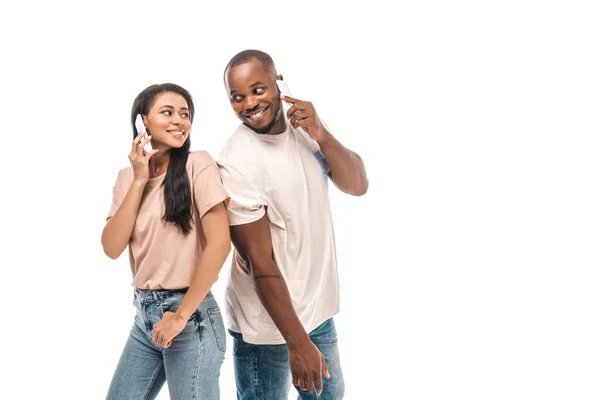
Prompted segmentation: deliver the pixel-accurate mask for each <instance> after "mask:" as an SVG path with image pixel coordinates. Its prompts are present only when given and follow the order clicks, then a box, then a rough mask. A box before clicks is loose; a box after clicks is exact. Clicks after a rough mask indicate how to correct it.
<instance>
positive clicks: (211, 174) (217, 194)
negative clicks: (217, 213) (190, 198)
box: [194, 160, 229, 218]
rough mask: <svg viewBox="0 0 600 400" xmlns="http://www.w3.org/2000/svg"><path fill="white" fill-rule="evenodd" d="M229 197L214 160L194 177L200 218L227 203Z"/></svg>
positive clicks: (195, 199) (195, 197)
mask: <svg viewBox="0 0 600 400" xmlns="http://www.w3.org/2000/svg"><path fill="white" fill-rule="evenodd" d="M228 199H229V195H228V194H227V190H225V186H224V185H223V182H221V175H220V174H219V167H217V163H216V162H215V161H214V160H212V162H210V163H209V164H208V165H207V166H206V167H204V168H203V169H202V171H200V172H199V173H198V175H197V176H195V177H194V201H195V203H196V208H197V209H198V214H199V215H200V218H202V217H203V216H204V214H206V213H207V212H208V211H209V210H210V209H211V208H213V207H214V206H215V205H217V204H219V203H221V202H225V203H227V201H228Z"/></svg>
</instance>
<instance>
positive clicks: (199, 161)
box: [108, 151, 228, 290]
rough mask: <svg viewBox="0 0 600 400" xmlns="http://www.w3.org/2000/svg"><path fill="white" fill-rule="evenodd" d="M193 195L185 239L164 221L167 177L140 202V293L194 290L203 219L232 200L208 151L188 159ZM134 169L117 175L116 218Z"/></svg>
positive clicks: (151, 184)
mask: <svg viewBox="0 0 600 400" xmlns="http://www.w3.org/2000/svg"><path fill="white" fill-rule="evenodd" d="M186 169H187V174H188V177H189V180H190V189H191V192H192V209H193V213H192V216H193V221H192V230H191V231H190V233H189V234H188V235H187V236H186V235H184V234H183V233H182V232H181V230H179V228H177V227H176V226H175V225H174V224H173V223H170V222H169V223H166V222H165V221H164V220H163V219H162V217H163V215H164V213H165V202H164V195H163V193H164V188H163V186H162V183H163V181H164V178H165V175H166V174H163V175H161V176H158V177H156V178H152V179H150V180H149V181H148V184H147V185H146V187H145V189H144V194H143V196H142V201H141V204H140V208H139V211H138V215H137V218H136V220H135V226H134V228H133V233H132V235H131V239H130V241H129V260H130V263H131V273H132V275H133V282H132V286H134V287H135V288H138V289H146V290H155V289H173V290H174V289H183V288H187V287H189V286H190V284H191V281H192V277H193V275H194V272H195V270H196V267H197V266H198V262H199V259H200V254H202V249H203V247H204V245H205V243H206V241H205V238H204V236H203V232H202V222H201V219H202V217H203V216H204V214H205V213H206V212H207V211H208V210H210V209H211V208H212V207H214V206H215V205H216V204H218V203H221V202H223V201H226V200H227V199H228V195H227V191H226V190H225V187H224V186H223V184H222V182H221V177H220V175H219V169H218V167H217V165H216V163H215V160H214V159H213V158H212V157H211V156H210V154H208V153H207V152H205V151H197V152H192V153H190V154H189V156H188V160H187V165H186ZM132 182H133V169H132V168H131V167H129V168H124V169H122V170H121V171H119V175H118V177H117V181H116V182H115V186H114V188H113V202H112V206H111V208H110V212H109V214H108V218H112V217H113V216H114V215H115V213H116V212H117V209H118V208H119V205H120V204H121V203H122V201H123V199H124V198H125V195H126V194H127V191H128V189H129V187H130V186H131V183H132Z"/></svg>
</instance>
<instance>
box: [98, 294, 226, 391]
mask: <svg viewBox="0 0 600 400" xmlns="http://www.w3.org/2000/svg"><path fill="white" fill-rule="evenodd" d="M184 295H185V293H184V292H183V291H170V290H152V291H142V290H136V291H135V298H134V303H135V306H136V310H137V313H136V316H135V322H134V324H133V328H132V329H131V334H130V335H129V338H128V340H127V343H126V344H125V348H124V349H123V353H122V355H121V359H120V360H119V364H118V365H117V368H116V370H115V374H114V376H113V379H112V382H111V384H110V388H109V390H108V395H107V399H110V400H112V399H123V400H129V399H132V400H134V399H135V400H140V399H144V400H145V399H154V398H155V397H156V396H157V395H158V392H159V391H160V389H161V387H162V386H163V384H164V383H165V380H166V381H167V385H168V387H169V394H170V397H171V399H173V400H175V399H177V400H190V399H203V400H204V399H206V400H214V399H219V374H220V370H221V365H222V363H223V359H224V357H225V343H226V337H225V327H224V325H223V319H222V317H221V312H220V311H219V307H218V306H217V302H216V300H215V298H214V297H213V295H212V293H211V292H209V293H208V295H207V296H206V297H205V298H204V300H203V301H202V303H200V306H199V307H198V309H197V310H196V312H195V313H194V314H192V316H191V317H190V319H189V320H188V322H187V324H186V326H185V328H184V329H183V331H181V333H179V335H177V336H175V337H174V338H173V343H172V344H171V346H170V347H169V348H167V349H163V348H161V347H158V346H157V345H155V344H154V343H153V342H152V334H153V328H154V324H156V323H157V322H158V321H160V320H161V318H162V316H163V313H164V312H165V311H172V312H175V311H176V310H177V308H178V307H179V304H180V303H181V300H182V299H183V296H184Z"/></svg>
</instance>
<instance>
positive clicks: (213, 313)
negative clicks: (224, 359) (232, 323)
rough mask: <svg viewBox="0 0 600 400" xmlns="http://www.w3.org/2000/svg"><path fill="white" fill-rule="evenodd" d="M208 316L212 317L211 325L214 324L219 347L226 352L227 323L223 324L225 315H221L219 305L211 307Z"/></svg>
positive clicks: (213, 327)
mask: <svg viewBox="0 0 600 400" xmlns="http://www.w3.org/2000/svg"><path fill="white" fill-rule="evenodd" d="M207 313H208V318H209V319H210V326H212V329H213V332H214V334H215V339H216V341H217V347H218V348H219V350H221V351H222V352H225V349H226V347H227V345H226V343H227V342H226V338H225V325H224V324H223V317H222V316H221V310H220V309H219V307H215V308H209V309H208V310H207Z"/></svg>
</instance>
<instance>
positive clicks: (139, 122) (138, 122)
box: [135, 114, 152, 154]
mask: <svg viewBox="0 0 600 400" xmlns="http://www.w3.org/2000/svg"><path fill="white" fill-rule="evenodd" d="M135 129H137V132H138V133H141V132H144V133H145V137H148V132H146V127H145V126H144V120H143V119H142V116H141V115H140V114H138V115H137V117H135ZM142 140H143V139H142ZM144 151H145V152H146V154H147V153H150V152H151V151H152V144H151V143H150V142H148V143H146V144H145V145H144Z"/></svg>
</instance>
